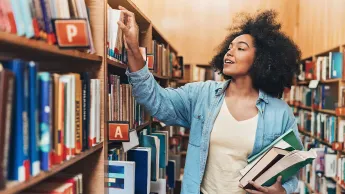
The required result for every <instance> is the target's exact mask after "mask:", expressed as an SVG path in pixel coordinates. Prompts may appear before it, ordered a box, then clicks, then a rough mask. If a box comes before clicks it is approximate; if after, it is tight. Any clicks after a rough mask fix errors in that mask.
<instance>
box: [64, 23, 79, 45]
mask: <svg viewBox="0 0 345 194" xmlns="http://www.w3.org/2000/svg"><path fill="white" fill-rule="evenodd" d="M66 28H67V29H66V30H67V39H68V42H72V41H73V37H74V36H77V34H78V33H77V32H78V29H77V26H76V25H73V24H67V25H66Z"/></svg>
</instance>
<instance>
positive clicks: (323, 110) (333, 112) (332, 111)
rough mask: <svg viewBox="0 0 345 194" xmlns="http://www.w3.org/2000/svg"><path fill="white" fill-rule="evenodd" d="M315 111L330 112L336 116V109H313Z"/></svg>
mask: <svg viewBox="0 0 345 194" xmlns="http://www.w3.org/2000/svg"><path fill="white" fill-rule="evenodd" d="M313 111H315V112H320V113H325V114H330V115H335V116H336V112H335V110H326V109H313Z"/></svg>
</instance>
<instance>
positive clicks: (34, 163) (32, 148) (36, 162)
mask: <svg viewBox="0 0 345 194" xmlns="http://www.w3.org/2000/svg"><path fill="white" fill-rule="evenodd" d="M28 66H29V111H28V118H29V158H30V172H31V176H35V175H37V174H38V173H39V172H40V158H39V140H40V139H39V128H38V126H39V125H38V118H37V107H38V105H37V103H38V102H37V99H38V90H37V87H38V80H37V64H36V63H35V62H33V61H30V62H29V65H28Z"/></svg>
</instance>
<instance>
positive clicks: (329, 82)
mask: <svg viewBox="0 0 345 194" xmlns="http://www.w3.org/2000/svg"><path fill="white" fill-rule="evenodd" d="M344 48H345V45H339V46H336V47H333V48H330V49H327V50H325V51H322V52H320V53H315V54H314V55H312V56H309V57H306V58H304V59H302V64H306V62H307V61H312V62H315V66H313V68H315V69H316V63H317V59H318V57H325V56H327V57H328V56H329V53H330V52H341V53H342V54H343V55H344V51H345V49H344ZM343 57H344V56H343ZM341 64H342V67H343V68H344V67H345V65H344V61H342V63H341ZM316 71H317V70H313V74H316ZM320 71H321V72H322V71H323V70H322V69H321V70H320ZM342 71H343V72H344V69H343V70H342ZM343 72H341V74H342V75H344V74H343ZM320 74H322V73H320ZM327 76H328V75H327ZM314 78H315V77H314ZM314 78H313V79H314ZM310 81H311V80H305V81H297V80H296V81H295V84H294V86H295V87H299V86H304V87H308V85H309V83H310ZM344 82H345V78H344V77H343V76H342V78H336V79H326V80H323V79H321V80H320V81H319V85H321V86H330V87H333V88H334V89H336V91H337V92H336V93H331V96H332V97H333V98H336V100H335V101H336V102H335V103H336V104H337V105H336V106H335V108H334V109H322V108H320V107H318V108H317V107H315V106H314V104H313V103H314V101H315V99H314V97H313V93H312V94H311V99H310V100H311V101H308V103H310V102H311V106H305V105H303V103H302V102H301V101H299V100H296V101H295V99H293V100H292V101H291V99H290V100H287V103H288V104H289V105H290V106H291V107H293V108H294V110H295V111H294V112H295V114H296V113H297V115H298V114H299V111H309V112H311V113H315V114H318V113H322V114H325V115H328V116H332V117H335V118H336V123H335V131H334V136H335V137H334V138H335V139H334V141H333V142H328V141H326V140H324V139H321V138H320V137H317V136H315V135H313V134H312V133H311V132H310V131H312V130H316V126H315V125H314V129H312V130H311V129H306V128H302V127H300V126H299V132H300V133H301V134H302V135H303V136H307V137H310V138H312V139H314V140H316V141H317V142H319V143H321V144H323V145H325V146H326V147H328V148H330V149H332V143H334V142H338V141H337V140H338V138H339V137H338V136H339V130H340V129H339V127H338V126H339V124H340V122H341V121H342V120H343V119H344V118H343V115H342V114H338V113H337V110H336V109H337V108H339V107H340V108H341V107H343V106H344V104H343V103H342V98H343V96H342V88H343V87H344V86H345V83H344ZM298 95H300V94H298ZM303 95H305V94H303ZM328 95H330V94H328ZM304 97H306V98H309V97H310V96H308V95H306V96H304ZM308 100H309V99H308ZM303 101H305V99H304V98H303ZM303 122H304V121H303ZM311 122H313V121H311ZM314 133H315V131H314ZM332 133H333V132H332ZM338 143H339V142H338ZM340 143H342V144H343V145H344V142H340ZM334 151H335V152H336V156H337V160H338V159H339V158H341V157H343V156H345V149H343V150H334ZM329 180H332V181H333V182H335V183H336V193H337V194H340V193H342V192H343V190H345V187H344V185H343V184H342V183H341V181H339V180H338V179H337V178H336V177H332V178H330V179H329ZM303 181H304V182H305V185H306V187H307V188H308V190H309V191H310V192H311V193H314V191H313V190H312V188H311V187H310V185H309V184H308V183H307V182H306V181H305V180H303Z"/></svg>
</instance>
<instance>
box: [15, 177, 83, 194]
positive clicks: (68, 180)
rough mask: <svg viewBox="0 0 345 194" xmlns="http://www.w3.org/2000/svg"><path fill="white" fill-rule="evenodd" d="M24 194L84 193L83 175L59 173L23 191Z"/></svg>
mask: <svg viewBox="0 0 345 194" xmlns="http://www.w3.org/2000/svg"><path fill="white" fill-rule="evenodd" d="M21 193H22V194H39V193H54V194H82V193H83V175H82V174H81V173H79V174H70V173H64V172H62V173H58V174H56V175H54V177H51V178H48V179H47V180H45V181H43V182H41V183H39V184H37V185H35V186H34V187H32V188H30V189H28V190H25V191H23V192H21Z"/></svg>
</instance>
